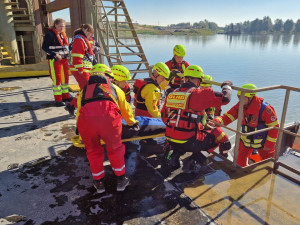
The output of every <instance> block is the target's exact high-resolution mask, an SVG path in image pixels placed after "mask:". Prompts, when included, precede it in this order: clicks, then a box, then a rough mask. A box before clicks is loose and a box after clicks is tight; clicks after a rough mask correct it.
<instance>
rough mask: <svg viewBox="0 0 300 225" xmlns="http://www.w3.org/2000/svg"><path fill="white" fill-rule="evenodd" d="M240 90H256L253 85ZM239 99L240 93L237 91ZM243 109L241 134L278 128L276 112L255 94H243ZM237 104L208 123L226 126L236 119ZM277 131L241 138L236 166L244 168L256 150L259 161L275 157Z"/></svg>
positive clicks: (246, 85) (244, 86)
mask: <svg viewBox="0 0 300 225" xmlns="http://www.w3.org/2000/svg"><path fill="white" fill-rule="evenodd" d="M242 88H247V89H256V86H255V85H254V84H245V85H243V86H242ZM237 95H238V97H239V98H240V95H241V92H240V91H238V93H237ZM244 103H245V105H244V109H243V119H242V132H243V133H248V132H252V131H256V130H261V129H264V128H267V127H273V126H274V127H279V122H278V119H277V115H276V112H275V110H274V108H273V107H272V106H271V105H270V104H268V103H266V102H264V99H263V98H261V97H258V96H256V92H253V93H245V96H244ZM238 113H239V102H238V103H237V104H236V105H235V106H233V107H232V108H231V109H230V110H229V111H228V112H226V113H224V115H223V116H220V117H217V118H215V119H214V120H213V121H211V122H210V124H211V125H214V123H213V122H214V121H215V122H217V123H220V124H222V125H225V126H226V125H228V124H230V123H232V122H233V121H235V120H236V119H237V118H238ZM278 132H279V131H278V130H276V129H272V130H269V131H267V132H261V133H257V134H254V135H251V136H243V135H242V136H241V139H240V144H239V153H238V156H237V164H238V165H240V166H242V167H245V166H247V164H248V158H249V156H250V155H251V153H252V152H253V150H257V151H258V153H259V155H260V157H261V159H262V160H264V159H268V158H271V157H274V155H275V145H276V141H277V136H278Z"/></svg>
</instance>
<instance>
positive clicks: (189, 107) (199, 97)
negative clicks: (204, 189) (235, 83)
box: [162, 82, 231, 154]
mask: <svg viewBox="0 0 300 225" xmlns="http://www.w3.org/2000/svg"><path fill="white" fill-rule="evenodd" d="M230 99H231V89H228V88H223V89H222V93H220V92H214V91H213V90H212V89H197V88H196V85H195V84H193V83H192V82H188V83H184V84H182V86H181V88H179V89H176V90H175V91H174V92H172V93H170V94H169V95H168V96H167V99H166V102H165V104H164V107H163V109H162V120H163V122H164V123H165V124H166V138H167V140H168V141H169V143H170V145H171V146H172V147H173V148H174V151H181V153H180V154H184V153H185V152H187V151H192V152H194V153H197V152H199V151H200V150H205V151H208V150H209V149H211V148H212V147H216V138H215V137H218V140H219V141H221V139H223V138H224V141H225V139H227V136H226V135H225V133H224V132H222V131H220V130H219V129H216V130H214V131H204V125H205V123H206V113H205V109H206V108H208V107H213V106H219V105H226V104H228V103H229V101H230ZM211 133H214V134H213V136H215V137H212V135H210V134H211ZM180 149H184V150H180Z"/></svg>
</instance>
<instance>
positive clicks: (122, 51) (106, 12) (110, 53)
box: [90, 0, 150, 79]
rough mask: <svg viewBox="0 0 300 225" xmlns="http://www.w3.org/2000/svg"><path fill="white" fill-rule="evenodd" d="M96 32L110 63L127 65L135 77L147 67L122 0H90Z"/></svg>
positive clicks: (148, 69)
mask: <svg viewBox="0 0 300 225" xmlns="http://www.w3.org/2000/svg"><path fill="white" fill-rule="evenodd" d="M90 1H91V2H92V4H91V5H92V9H91V11H92V14H93V18H94V19H95V20H96V21H97V22H96V32H97V34H96V35H97V36H98V38H99V40H100V42H101V45H102V48H103V50H104V56H105V57H106V59H107V62H108V64H109V66H110V67H112V66H114V65H124V66H126V67H127V68H128V69H129V70H130V72H131V74H132V75H133V76H132V79H135V77H136V75H137V74H142V73H144V74H145V73H146V74H149V72H150V67H149V63H148V60H147V58H146V55H145V53H144V50H143V48H142V45H141V43H140V40H139V38H138V36H137V33H136V30H135V28H134V24H133V23H132V20H131V18H130V16H129V13H128V10H127V8H126V6H125V3H124V1H123V0H90Z"/></svg>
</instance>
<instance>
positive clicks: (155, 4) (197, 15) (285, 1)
mask: <svg viewBox="0 0 300 225" xmlns="http://www.w3.org/2000/svg"><path fill="white" fill-rule="evenodd" d="M125 4H126V6H127V9H128V11H129V14H130V16H131V19H132V20H133V21H134V22H138V23H140V24H151V25H161V26H166V25H169V24H174V23H180V22H191V23H194V22H199V21H201V20H204V19H207V20H209V21H211V22H216V23H217V24H218V25H219V26H224V25H226V24H229V23H231V22H233V23H238V22H244V21H246V20H250V21H251V20H254V19H256V18H260V19H262V18H263V17H264V16H270V17H271V19H272V21H274V20H275V19H277V18H279V19H283V20H284V21H285V20H287V19H293V20H294V22H296V21H297V20H298V19H300V10H299V9H300V0H209V1H208V0H206V1H205V0H125ZM55 16H56V14H55V15H54V18H55Z"/></svg>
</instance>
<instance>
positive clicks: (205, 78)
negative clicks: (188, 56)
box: [200, 75, 213, 87]
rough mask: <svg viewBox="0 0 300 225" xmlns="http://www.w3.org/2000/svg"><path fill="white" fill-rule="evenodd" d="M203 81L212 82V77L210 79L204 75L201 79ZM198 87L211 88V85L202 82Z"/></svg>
mask: <svg viewBox="0 0 300 225" xmlns="http://www.w3.org/2000/svg"><path fill="white" fill-rule="evenodd" d="M203 79H204V80H209V81H212V80H213V79H212V77H211V76H210V75H204V78H203ZM200 86H201V87H211V86H212V84H209V83H204V82H202V83H201V84H200Z"/></svg>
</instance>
